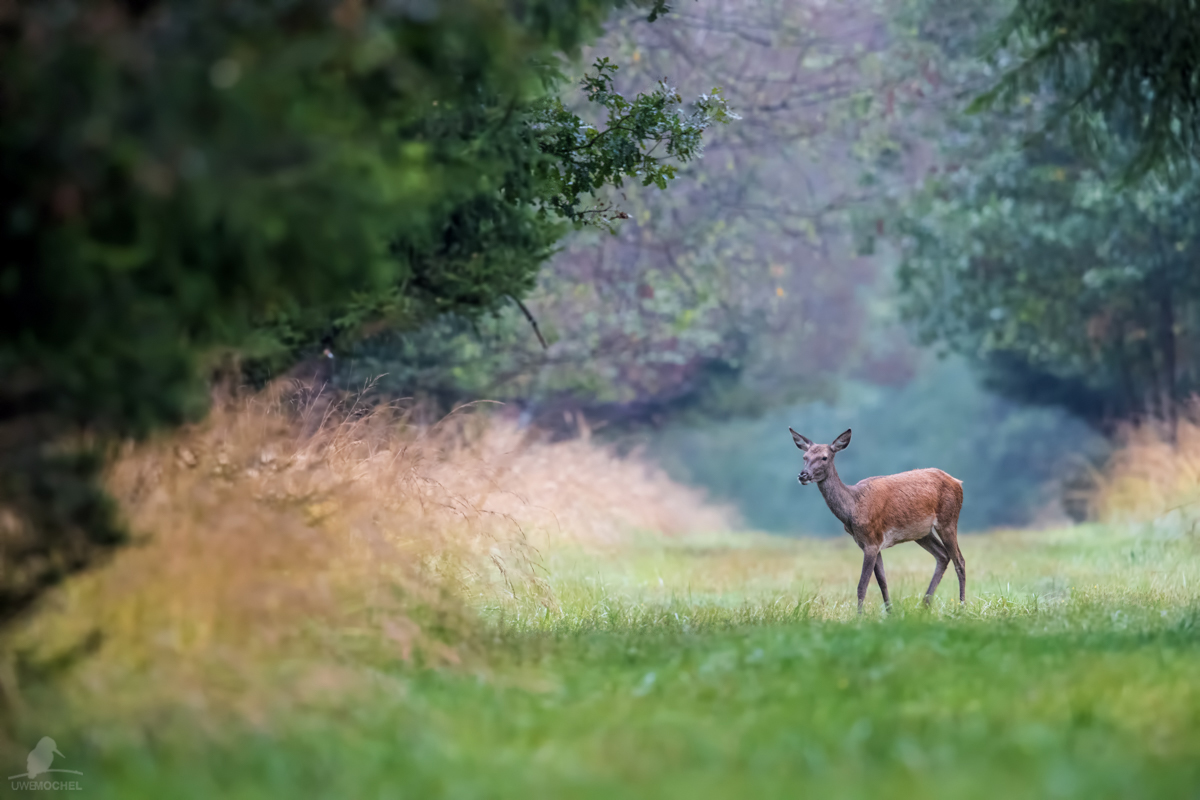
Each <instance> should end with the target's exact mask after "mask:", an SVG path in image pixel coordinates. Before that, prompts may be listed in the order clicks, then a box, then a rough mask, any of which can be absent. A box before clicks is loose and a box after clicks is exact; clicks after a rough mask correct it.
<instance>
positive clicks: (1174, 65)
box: [975, 0, 1200, 177]
mask: <svg viewBox="0 0 1200 800" xmlns="http://www.w3.org/2000/svg"><path fill="white" fill-rule="evenodd" d="M992 50H993V54H994V55H995V56H997V60H998V61H1000V63H1003V64H1005V65H1008V64H1011V63H1012V62H1011V60H1010V58H1011V56H1014V55H1015V57H1016V63H1015V65H1013V66H1009V67H1008V68H1007V69H1006V71H1005V72H1004V74H1003V76H1002V77H1001V78H1000V80H998V81H997V82H996V83H995V85H994V86H992V87H991V89H990V90H989V91H987V92H985V93H983V94H982V95H981V96H980V97H979V99H978V100H977V101H976V104H975V108H976V109H977V110H978V109H982V108H984V107H986V106H989V105H991V104H993V103H994V102H996V101H997V100H1002V101H1005V102H1008V103H1011V102H1013V101H1018V102H1019V101H1020V99H1021V98H1022V97H1026V96H1028V94H1030V93H1037V92H1041V91H1043V90H1044V89H1045V88H1046V86H1047V85H1048V86H1050V87H1052V88H1053V90H1054V91H1055V93H1056V95H1057V97H1056V102H1055V107H1056V112H1057V116H1059V117H1066V118H1068V119H1069V121H1070V123H1071V127H1072V128H1073V129H1074V131H1075V132H1076V133H1077V134H1079V136H1077V142H1079V143H1083V144H1084V145H1086V146H1088V147H1089V148H1092V149H1095V150H1098V151H1099V152H1102V153H1104V154H1106V155H1108V156H1116V157H1118V158H1121V159H1122V160H1123V163H1124V165H1125V168H1126V177H1135V176H1140V175H1143V174H1145V173H1146V172H1148V171H1151V170H1163V171H1166V172H1173V173H1181V172H1182V173H1186V172H1189V171H1191V169H1192V167H1193V166H1194V161H1195V159H1196V158H1197V156H1200V4H1198V3H1197V2H1196V0H1153V2H1130V0H1018V2H1017V3H1016V4H1015V6H1014V7H1013V9H1012V12H1011V14H1010V15H1009V16H1008V18H1007V19H1006V20H1005V21H1004V23H1003V24H1002V25H1001V26H1000V27H999V29H998V30H997V32H996V34H995V36H994V40H993V43H992ZM1114 133H1116V134H1118V135H1119V136H1120V137H1122V138H1125V139H1133V140H1134V141H1136V142H1137V146H1136V148H1134V149H1133V150H1132V151H1131V152H1126V153H1121V152H1120V147H1119V146H1118V147H1117V148H1116V149H1115V150H1114V148H1113V147H1112V144H1113V142H1112V138H1111V137H1112V135H1113V134H1114Z"/></svg>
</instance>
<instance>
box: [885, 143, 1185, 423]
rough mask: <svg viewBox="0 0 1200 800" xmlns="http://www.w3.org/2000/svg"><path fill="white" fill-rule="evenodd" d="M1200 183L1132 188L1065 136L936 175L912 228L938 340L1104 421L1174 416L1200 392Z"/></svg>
mask: <svg viewBox="0 0 1200 800" xmlns="http://www.w3.org/2000/svg"><path fill="white" fill-rule="evenodd" d="M1198 202H1200V182H1197V181H1196V180H1187V181H1184V182H1183V183H1180V184H1178V185H1175V186H1174V187H1170V186H1166V185H1162V184H1159V183H1157V182H1151V181H1144V182H1142V183H1141V184H1137V185H1132V186H1117V185H1115V183H1114V181H1113V180H1112V178H1111V176H1109V175H1106V174H1105V173H1104V172H1103V171H1102V169H1101V168H1098V167H1097V166H1096V165H1093V164H1089V163H1087V162H1086V161H1083V160H1081V159H1080V158H1079V157H1078V156H1076V155H1074V154H1073V153H1072V152H1071V151H1070V150H1069V149H1067V148H1064V147H1056V146H1054V144H1053V143H1052V142H1043V143H1042V144H1041V145H1040V146H1036V147H1034V146H1026V147H1020V146H1019V145H1018V144H1017V143H1011V142H1010V143H1009V146H1008V147H1003V148H997V149H996V150H995V151H993V152H992V153H990V154H987V155H980V156H978V157H973V158H970V159H963V166H962V168H961V169H959V170H957V171H955V172H954V173H953V174H949V175H944V176H942V177H941V178H939V179H936V180H931V181H930V182H928V183H927V184H926V186H925V187H924V189H923V190H922V191H921V192H920V193H918V194H917V195H916V196H915V197H914V198H913V200H912V202H911V204H910V205H909V206H908V207H907V209H906V216H905V217H904V218H902V219H901V220H900V221H899V225H898V231H897V233H898V235H899V236H900V237H902V242H903V261H902V263H901V266H900V272H899V279H900V284H901V289H902V292H903V294H904V297H905V300H906V311H907V312H908V314H909V315H910V316H911V317H912V318H913V319H915V320H916V321H917V325H918V329H919V331H920V334H921V336H922V337H923V339H924V340H926V341H929V342H938V343H940V344H941V345H943V346H944V347H946V348H948V349H951V350H955V351H957V352H961V353H966V354H969V355H971V356H974V357H977V358H979V359H981V360H983V361H984V362H985V363H990V364H991V365H993V369H992V375H993V378H994V380H993V384H994V385H996V386H997V387H998V388H1000V389H1002V390H1004V391H1006V392H1007V393H1008V394H1010V395H1012V396H1014V397H1016V398H1018V399H1022V400H1041V401H1047V400H1048V401H1051V402H1056V403H1061V404H1063V405H1066V406H1067V407H1068V408H1070V409H1071V410H1072V411H1074V412H1075V413H1077V414H1079V415H1080V416H1083V417H1085V418H1087V419H1089V420H1090V421H1092V422H1093V423H1105V422H1112V421H1115V420H1117V419H1122V418H1128V417H1130V416H1135V415H1139V414H1143V413H1149V414H1151V415H1153V414H1159V415H1162V416H1164V417H1170V415H1171V414H1172V413H1173V408H1174V407H1175V405H1176V404H1177V403H1178V402H1179V401H1181V400H1182V399H1184V398H1186V397H1187V396H1188V395H1190V394H1191V393H1192V392H1194V391H1196V390H1197V388H1200V372H1198V371H1197V363H1196V361H1195V359H1194V357H1192V354H1194V353H1195V352H1196V348H1197V347H1198V346H1200V338H1198V337H1200V272H1198V271H1197V270H1196V268H1195V265H1196V261H1197V258H1198V257H1200V226H1198V224H1197V221H1196V216H1195V213H1194V209H1195V208H1196V206H1197V203H1198Z"/></svg>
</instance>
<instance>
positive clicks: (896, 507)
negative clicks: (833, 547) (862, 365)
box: [788, 428, 967, 613]
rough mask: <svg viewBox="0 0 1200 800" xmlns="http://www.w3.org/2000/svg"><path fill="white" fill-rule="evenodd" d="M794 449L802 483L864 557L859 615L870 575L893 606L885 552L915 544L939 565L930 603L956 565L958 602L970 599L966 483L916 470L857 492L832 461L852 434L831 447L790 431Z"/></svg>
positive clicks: (859, 486) (868, 481)
mask: <svg viewBox="0 0 1200 800" xmlns="http://www.w3.org/2000/svg"><path fill="white" fill-rule="evenodd" d="M788 430H789V431H791V433H792V439H793V441H795V443H796V446H797V447H799V448H800V449H801V450H802V451H804V470H803V471H802V472H801V473H800V483H801V484H802V485H803V484H806V483H813V482H815V483H816V484H817V486H818V487H819V488H820V490H821V494H822V495H823V496H824V498H825V502H826V504H827V505H828V506H829V510H830V511H832V512H833V514H834V516H836V517H837V518H838V519H839V520H841V522H842V525H843V526H844V527H845V529H846V533H848V534H850V535H851V536H852V537H853V538H854V541H855V542H856V543H857V544H858V546H859V547H860V548H862V551H863V571H862V576H861V578H860V580H859V585H858V610H859V612H860V613H861V612H862V605H863V600H864V598H865V596H866V590H867V585H868V584H869V583H870V580H871V575H872V574H874V575H875V580H876V582H877V583H878V584H879V590H880V592H881V593H882V595H883V601H884V603H885V604H887V603H890V600H889V598H888V591H887V579H886V576H885V574H884V571H883V556H882V555H881V554H880V553H881V551H882V550H885V549H886V548H888V547H891V546H893V545H896V544H900V543H901V542H916V543H917V544H918V545H920V546H921V547H922V548H924V549H925V550H927V551H928V552H929V553H930V554H931V555H932V556H933V557H934V559H935V560H936V562H937V565H936V566H935V567H934V572H933V580H932V581H930V583H929V589H928V590H926V592H925V602H926V603H928V602H929V601H930V599H931V598H932V597H933V593H934V592H936V591H937V587H938V584H939V583H940V582H941V580H942V575H943V574H944V573H945V571H946V566H947V565H948V564H949V563H950V562H953V563H954V571H955V573H956V574H957V576H958V599H959V602H960V603H961V602H965V600H966V593H967V575H966V561H965V560H964V559H963V555H962V551H961V550H960V549H959V547H958V514H959V512H960V511H961V510H962V504H963V490H962V481H960V480H958V479H957V478H954V477H952V476H950V475H948V474H946V473H945V472H943V471H942V470H940V469H915V470H911V471H909V472H900V473H897V474H895V475H881V476H878V477H874V478H865V479H864V480H861V481H859V482H858V483H856V484H854V485H853V486H847V485H846V484H845V483H843V482H842V479H841V477H839V476H838V474H837V469H836V467H835V466H834V463H833V462H834V456H835V455H836V454H837V453H838V452H840V451H841V450H844V449H845V448H846V447H847V446H848V445H849V444H850V431H846V432H845V433H843V434H842V435H841V436H839V437H837V438H836V439H834V440H833V443H832V444H827V445H825V444H814V443H813V442H812V441H810V440H809V439H807V438H805V437H804V436H801V435H800V434H798V433H796V432H795V431H794V430H792V429H791V428H788Z"/></svg>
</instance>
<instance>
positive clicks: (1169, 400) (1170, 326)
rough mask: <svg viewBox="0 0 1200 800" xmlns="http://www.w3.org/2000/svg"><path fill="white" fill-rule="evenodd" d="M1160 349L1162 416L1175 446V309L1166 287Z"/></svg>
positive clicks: (1160, 298) (1161, 308)
mask: <svg viewBox="0 0 1200 800" xmlns="http://www.w3.org/2000/svg"><path fill="white" fill-rule="evenodd" d="M1158 348H1159V352H1160V354H1161V357H1162V365H1161V369H1160V372H1159V387H1160V391H1161V393H1162V415H1163V422H1164V424H1165V426H1166V432H1167V440H1168V441H1169V442H1170V443H1171V444H1175V440H1176V433H1177V430H1178V418H1177V413H1176V397H1175V392H1176V388H1175V362H1176V353H1175V307H1174V306H1173V305H1172V303H1171V290H1170V288H1169V287H1167V286H1164V287H1163V288H1162V290H1161V291H1160V293H1159V296H1158Z"/></svg>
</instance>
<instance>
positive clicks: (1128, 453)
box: [1090, 398, 1200, 523]
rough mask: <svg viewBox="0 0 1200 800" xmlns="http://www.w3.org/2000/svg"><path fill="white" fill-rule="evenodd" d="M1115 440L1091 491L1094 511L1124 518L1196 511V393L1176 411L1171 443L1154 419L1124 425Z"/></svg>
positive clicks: (1199, 487) (1199, 453) (1199, 463)
mask: <svg viewBox="0 0 1200 800" xmlns="http://www.w3.org/2000/svg"><path fill="white" fill-rule="evenodd" d="M1117 441H1118V445H1117V447H1116V448H1115V450H1114V451H1113V453H1112V455H1111V456H1110V458H1109V460H1108V464H1107V465H1106V467H1105V469H1104V470H1103V471H1102V472H1101V473H1100V475H1098V476H1097V478H1096V488H1095V490H1094V491H1093V492H1092V494H1091V498H1090V500H1091V510H1092V513H1093V514H1094V516H1096V517H1097V518H1098V519H1100V520H1102V521H1105V522H1118V523H1125V522H1140V521H1147V520H1153V519H1155V518H1158V517H1162V516H1164V515H1166V514H1168V513H1171V512H1175V511H1178V512H1180V513H1181V514H1182V515H1183V516H1186V517H1196V516H1198V515H1200V398H1198V399H1194V400H1193V401H1192V402H1191V403H1189V404H1187V405H1186V406H1184V407H1182V408H1181V409H1180V410H1179V418H1178V424H1177V430H1176V437H1175V442H1173V443H1172V442H1171V441H1170V440H1169V438H1168V437H1167V436H1166V435H1165V433H1164V426H1163V425H1161V424H1158V423H1155V422H1146V423H1141V424H1136V425H1127V426H1125V427H1124V428H1123V429H1122V430H1121V431H1120V432H1119V433H1118V438H1117Z"/></svg>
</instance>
